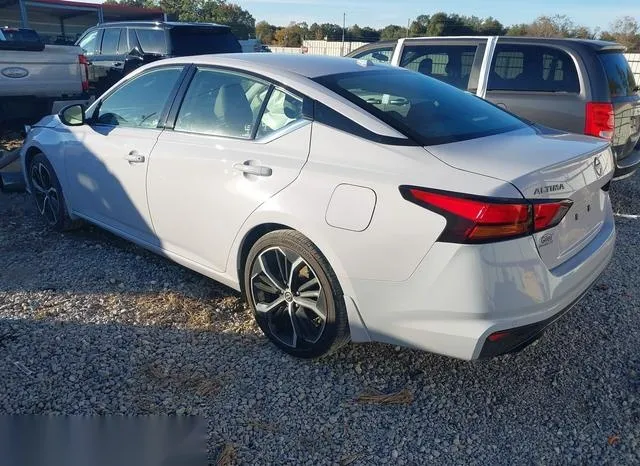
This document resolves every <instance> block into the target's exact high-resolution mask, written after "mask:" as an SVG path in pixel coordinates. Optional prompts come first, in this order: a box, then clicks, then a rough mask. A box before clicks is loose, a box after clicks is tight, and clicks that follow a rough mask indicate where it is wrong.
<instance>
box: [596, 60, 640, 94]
mask: <svg viewBox="0 0 640 466" xmlns="http://www.w3.org/2000/svg"><path fill="white" fill-rule="evenodd" d="M599 57H600V61H601V62H602V65H603V66H604V71H605V73H606V74H607V82H608V84H609V93H610V94H611V97H627V96H630V95H632V94H634V93H635V92H636V79H635V77H634V76H633V72H632V71H631V67H630V66H629V62H628V61H627V59H626V58H625V57H624V55H623V54H621V53H601V54H600V55H599Z"/></svg>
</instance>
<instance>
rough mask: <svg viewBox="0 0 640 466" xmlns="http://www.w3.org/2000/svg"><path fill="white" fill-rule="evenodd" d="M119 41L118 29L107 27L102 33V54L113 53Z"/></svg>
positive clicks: (115, 51) (116, 50)
mask: <svg viewBox="0 0 640 466" xmlns="http://www.w3.org/2000/svg"><path fill="white" fill-rule="evenodd" d="M118 42H120V29H116V28H107V29H105V30H104V33H103V34H102V52H101V53H102V55H115V54H116V53H117V52H118Z"/></svg>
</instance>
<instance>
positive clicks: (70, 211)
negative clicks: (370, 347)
mask: <svg viewBox="0 0 640 466" xmlns="http://www.w3.org/2000/svg"><path fill="white" fill-rule="evenodd" d="M21 162H22V165H23V170H24V173H25V176H26V180H27V183H28V185H29V189H30V191H31V193H32V194H33V196H34V198H35V201H36V204H37V206H38V208H39V211H40V213H41V214H42V215H43V217H44V219H45V220H46V221H47V222H48V223H49V225H51V227H53V228H55V229H57V230H64V229H66V228H70V227H72V226H74V222H76V221H78V220H80V219H84V220H87V221H89V222H91V223H94V224H96V225H99V226H101V227H103V228H105V229H107V230H110V231H112V232H113V233H115V234H117V235H120V236H122V237H124V238H127V239H129V240H131V241H134V242H136V243H138V244H140V245H142V246H144V247H146V248H149V249H150V250H153V251H156V252H158V253H160V254H162V255H164V256H166V257H168V258H171V259H173V260H174V261H176V262H178V263H180V264H183V265H185V266H186V267H189V268H191V269H193V270H196V271H198V272H200V273H202V274H204V275H207V276H209V277H211V278H213V279H215V280H218V281H220V282H222V283H224V284H226V285H228V286H231V287H233V288H235V289H236V290H242V291H243V293H244V295H245V297H246V299H247V302H248V303H249V304H250V305H251V307H252V308H253V310H254V311H255V313H254V315H255V318H256V319H257V322H258V324H259V325H260V327H261V329H262V330H263V331H264V333H265V334H266V335H267V336H268V337H269V338H270V339H271V340H272V342H273V343H275V344H276V345H277V346H278V347H280V348H282V349H283V350H284V351H286V352H288V353H290V354H292V355H295V356H299V357H316V356H321V355H324V354H327V353H329V352H331V351H333V350H335V349H336V348H338V347H340V346H341V345H343V344H344V343H345V342H347V341H348V339H349V338H351V339H352V340H353V341H359V342H364V341H382V342H386V343H392V344H399V345H408V346H413V347H417V348H421V349H423V350H428V351H433V352H437V353H442V354H446V355H450V356H455V357H458V358H464V359H474V358H485V357H490V356H495V355H497V354H501V353H504V352H509V351H514V350H517V349H520V348H522V347H523V346H525V345H527V344H528V343H530V342H531V341H532V340H533V339H534V338H536V336H537V335H539V334H540V332H541V331H542V330H543V329H544V328H545V327H546V326H547V325H548V324H550V323H551V322H553V321H555V320H556V319H557V318H558V317H559V316H561V315H562V314H563V313H564V312H565V311H567V310H568V309H570V308H571V307H572V306H573V305H574V304H575V303H576V302H577V300H579V299H580V297H582V296H583V295H584V293H585V292H586V291H587V290H588V289H589V288H590V287H591V285H592V284H593V283H594V281H595V280H596V279H597V278H598V276H599V275H600V274H601V273H602V271H603V270H604V268H605V267H606V266H607V263H608V262H609V260H610V258H611V256H612V254H613V249H614V242H615V226H614V221H613V213H612V208H611V202H610V199H609V193H608V188H609V181H610V179H611V177H612V175H613V171H614V159H613V155H612V152H611V149H610V144H609V143H608V142H607V141H604V140H602V139H598V138H594V137H587V136H582V135H573V134H569V133H563V132H560V131H556V130H553V131H552V130H546V129H544V128H543V129H541V128H538V127H536V126H531V125H530V124H528V123H527V122H525V121H523V120H521V119H519V118H517V117H515V116H513V115H511V114H509V113H508V112H505V111H503V110H501V109H500V108H498V107H496V106H493V105H490V104H489V103H487V102H485V101H483V100H482V99H479V98H477V97H475V96H472V95H469V94H468V93H465V92H462V91H459V90H458V89H455V88H454V87H452V86H448V85H446V84H443V83H441V82H439V81H437V80H435V79H431V78H428V77H425V76H423V75H420V74H419V73H414V72H411V71H407V70H404V69H401V68H393V67H386V66H376V65H372V64H370V63H360V62H358V61H356V60H348V59H344V58H340V57H323V56H304V55H284V54H282V55H280V54H242V55H233V54H231V55H218V56H215V55H210V56H203V57H196V58H193V59H191V60H189V59H185V58H177V59H175V58H174V59H169V60H163V61H162V62H159V63H154V64H151V65H147V66H145V67H143V68H141V69H138V70H137V71H136V72H134V73H132V74H131V75H130V76H129V77H127V78H125V79H124V80H123V81H121V82H120V83H118V84H117V85H116V86H115V87H114V88H112V89H111V90H109V91H108V92H106V93H105V94H104V95H103V96H102V97H101V98H100V99H99V100H98V101H97V102H96V103H94V104H93V105H92V106H91V107H90V108H88V109H87V111H86V112H85V111H84V110H83V108H82V107H80V106H71V107H69V108H67V109H65V110H63V111H62V112H61V114H60V115H59V116H51V117H48V118H46V119H44V120H43V121H42V122H41V123H40V124H38V125H37V126H36V127H34V128H33V129H32V130H31V131H30V132H29V133H28V135H27V139H26V141H25V144H24V147H23V148H22V152H21Z"/></svg>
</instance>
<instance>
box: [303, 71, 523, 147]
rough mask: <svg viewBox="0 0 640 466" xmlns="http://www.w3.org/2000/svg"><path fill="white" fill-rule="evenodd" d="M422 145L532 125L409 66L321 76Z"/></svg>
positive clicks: (477, 136) (329, 85)
mask: <svg viewBox="0 0 640 466" xmlns="http://www.w3.org/2000/svg"><path fill="white" fill-rule="evenodd" d="M315 81H317V82H319V83H320V84H322V85H324V86H325V87H327V88H329V89H331V90H332V91H334V92H336V93H337V94H340V95H341V96H343V97H345V98H346V99H348V100H350V101H351V102H353V103H354V104H356V105H358V106H359V107H361V108H362V109H364V110H365V111H367V112H369V113H371V114H372V115H374V116H375V117H377V118H379V119H380V120H382V121H384V122H386V123H387V124H389V125H390V126H392V127H394V128H396V129H397V130H398V131H400V132H402V133H403V134H405V135H406V136H408V137H410V138H412V139H413V140H414V141H416V142H418V143H420V144H422V145H427V146H428V145H435V144H446V143H450V142H455V141H464V140H467V139H474V138H479V137H483V136H489V135H492V134H499V133H504V132H507V131H513V130H516V129H520V128H526V127H527V125H526V124H525V123H523V122H522V121H521V120H520V119H518V118H516V117H514V116H512V115H511V114H509V113H507V112H505V111H503V110H500V109H499V108H498V107H495V106H493V105H491V104H490V103H488V102H486V101H484V100H482V99H480V98H479V97H476V96H474V95H471V94H469V93H467V92H462V91H460V90H458V89H454V88H453V87H451V86H448V85H445V84H443V83H441V82H439V81H437V80H435V79H429V78H427V77H425V76H423V75H420V74H418V73H410V72H408V71H406V70H399V69H396V70H375V71H374V70H371V71H359V72H353V73H344V74H337V75H328V76H322V77H320V78H316V79H315Z"/></svg>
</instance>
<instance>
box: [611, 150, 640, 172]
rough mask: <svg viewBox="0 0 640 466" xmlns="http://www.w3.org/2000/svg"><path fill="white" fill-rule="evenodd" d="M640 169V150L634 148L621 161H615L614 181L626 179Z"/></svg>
mask: <svg viewBox="0 0 640 466" xmlns="http://www.w3.org/2000/svg"><path fill="white" fill-rule="evenodd" d="M638 168H640V149H638V147H637V146H636V148H635V149H634V150H633V151H632V152H631V153H630V154H629V155H627V156H625V157H624V158H623V159H620V160H616V170H615V172H614V174H613V178H614V179H621V178H627V177H629V176H631V175H633V174H634V173H635V172H636V170H637V169H638Z"/></svg>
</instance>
